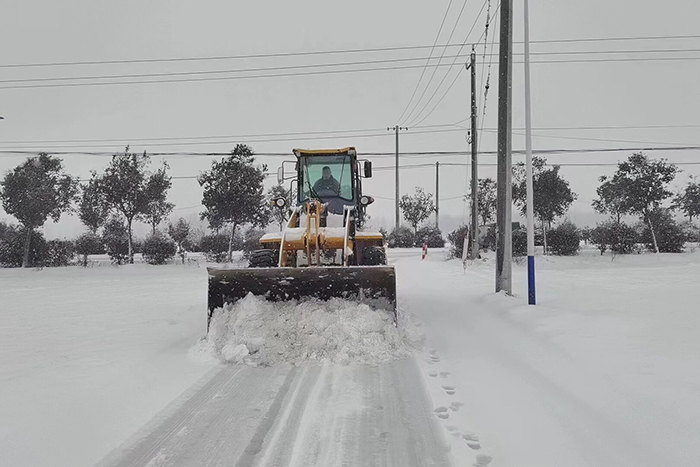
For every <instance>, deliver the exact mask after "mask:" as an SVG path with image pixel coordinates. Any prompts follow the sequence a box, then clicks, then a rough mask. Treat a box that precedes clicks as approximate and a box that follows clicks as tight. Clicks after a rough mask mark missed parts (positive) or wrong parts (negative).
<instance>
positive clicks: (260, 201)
mask: <svg viewBox="0 0 700 467" xmlns="http://www.w3.org/2000/svg"><path fill="white" fill-rule="evenodd" d="M266 175H267V166H266V165H264V164H263V165H260V166H258V165H255V153H254V152H253V150H252V149H251V148H250V147H248V146H247V145H245V144H237V145H236V147H235V148H234V149H233V151H231V155H230V156H228V157H226V158H224V159H222V160H221V161H213V162H212V164H211V169H209V170H208V171H206V172H203V173H202V174H201V175H200V176H199V178H198V180H199V185H200V186H201V187H202V188H203V189H204V195H203V198H202V204H203V205H204V207H205V210H204V212H202V213H201V214H200V217H201V218H202V220H204V219H206V220H207V221H208V222H209V225H210V227H211V228H212V229H215V230H218V229H220V228H221V227H222V226H224V225H225V224H228V225H230V226H231V231H230V236H229V249H228V254H227V260H228V261H231V256H232V252H233V239H234V237H235V235H236V230H237V228H238V227H239V226H241V225H243V224H252V225H255V226H260V227H264V226H266V225H267V224H268V223H269V219H270V205H269V201H268V200H267V198H266V197H265V193H264V187H263V182H264V180H265V177H266Z"/></svg>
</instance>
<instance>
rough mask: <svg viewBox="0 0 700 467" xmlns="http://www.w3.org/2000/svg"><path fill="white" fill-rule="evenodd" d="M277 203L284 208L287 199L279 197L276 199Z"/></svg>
mask: <svg viewBox="0 0 700 467" xmlns="http://www.w3.org/2000/svg"><path fill="white" fill-rule="evenodd" d="M275 204H276V205H277V206H278V207H280V208H283V207H284V205H285V204H287V201H286V200H285V199H284V198H277V199H276V200H275Z"/></svg>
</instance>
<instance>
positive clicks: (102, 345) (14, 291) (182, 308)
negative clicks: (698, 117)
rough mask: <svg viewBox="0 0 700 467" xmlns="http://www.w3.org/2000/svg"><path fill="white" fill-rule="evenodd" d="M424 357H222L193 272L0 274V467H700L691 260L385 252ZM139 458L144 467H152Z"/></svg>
mask: <svg viewBox="0 0 700 467" xmlns="http://www.w3.org/2000/svg"><path fill="white" fill-rule="evenodd" d="M390 259H391V261H392V262H393V263H394V264H395V265H396V268H397V280H398V287H399V290H398V296H399V301H400V306H401V307H402V308H403V309H404V310H408V311H410V312H412V313H413V314H414V315H415V316H416V317H417V319H418V321H419V322H420V323H422V329H423V331H424V332H425V334H426V336H427V346H426V349H425V350H424V351H420V352H418V353H417V354H416V356H415V358H408V359H403V360H398V361H395V362H393V363H390V364H385V365H379V366H361V365H359V366H358V365H350V366H348V365H331V364H325V365H302V366H299V367H293V366H272V367H267V368H252V367H248V366H243V365H222V364H220V363H216V362H212V361H211V360H206V359H204V360H203V359H201V358H198V357H201V355H198V354H197V353H196V352H193V346H194V345H195V343H196V342H197V339H198V338H199V337H201V336H202V335H203V333H204V322H205V311H204V304H205V303H206V271H205V270H204V268H200V267H197V266H177V265H171V266H163V267H151V266H147V265H144V264H140V265H133V266H127V267H121V268H114V267H109V266H106V267H105V266H102V267H96V268H93V269H83V268H56V269H44V270H42V271H38V270H29V271H22V270H0V284H2V287H0V310H1V312H0V336H1V339H0V466H3V467H4V466H8V467H9V466H12V467H29V466H31V467H64V466H65V467H82V466H90V465H95V463H98V465H101V466H114V465H139V466H141V465H149V466H150V467H155V466H167V465H178V466H179V465H202V459H205V460H207V461H210V462H211V463H210V464H209V465H222V464H225V465H236V464H237V465H242V466H245V465H261V466H263V465H323V466H333V465H348V466H354V465H363V466H364V465H376V466H387V465H388V466H392V465H436V466H437V465H454V466H462V465H469V466H471V465H479V466H485V465H489V466H490V467H498V466H510V467H530V466H532V467H535V466H536V467H550V466H551V467H555V466H557V467H559V466H562V465H566V466H567V467H569V466H571V467H578V466H594V467H597V466H609V465H614V466H616V467H626V466H630V467H631V466H634V467H645V466H681V467H685V466H696V465H700V461H699V460H700V443H697V433H700V371H698V368H700V341H699V340H698V339H697V336H698V335H699V334H700V314H698V313H697V308H698V305H697V304H698V303H700V288H698V287H697V285H696V284H697V278H698V277H700V254H699V253H687V254H683V255H660V256H654V255H641V256H629V257H620V258H617V259H616V260H615V261H614V262H611V261H610V258H609V257H607V258H601V257H598V256H596V254H595V252H593V254H591V252H584V253H583V254H582V255H581V256H579V257H574V258H556V257H551V258H540V259H538V279H539V281H538V283H539V305H538V306H537V307H536V308H533V307H527V306H526V305H524V304H523V302H524V299H523V298H522V297H523V295H524V292H525V289H524V279H525V274H524V273H525V271H524V268H523V267H522V266H516V267H515V268H514V270H515V292H516V294H517V295H519V296H516V297H515V298H512V297H505V296H502V295H494V294H493V293H492V288H493V264H492V262H491V261H490V259H488V260H487V261H486V262H483V263H478V264H473V265H470V266H469V267H468V268H467V270H466V271H464V270H463V269H462V265H461V264H460V263H459V262H457V261H444V253H443V252H441V251H431V252H430V253H429V256H428V259H427V260H425V261H421V260H420V250H393V251H391V255H390ZM149 463H150V464H149Z"/></svg>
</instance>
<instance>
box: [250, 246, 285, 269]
mask: <svg viewBox="0 0 700 467" xmlns="http://www.w3.org/2000/svg"><path fill="white" fill-rule="evenodd" d="M277 261H278V253H277V251H275V250H255V251H253V252H252V253H251V254H250V258H249V259H248V267H249V268H274V267H275V266H277Z"/></svg>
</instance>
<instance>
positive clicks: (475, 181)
mask: <svg viewBox="0 0 700 467" xmlns="http://www.w3.org/2000/svg"><path fill="white" fill-rule="evenodd" d="M467 68H470V69H471V81H472V105H471V108H472V111H471V112H472V119H471V120H472V129H471V133H472V138H471V140H472V163H471V166H472V226H471V229H469V234H470V235H469V236H470V237H471V245H472V253H471V259H477V258H478V257H479V154H478V146H477V141H478V140H477V134H476V126H477V121H476V52H475V51H474V46H472V54H471V56H470V59H469V65H468V66H467Z"/></svg>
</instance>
